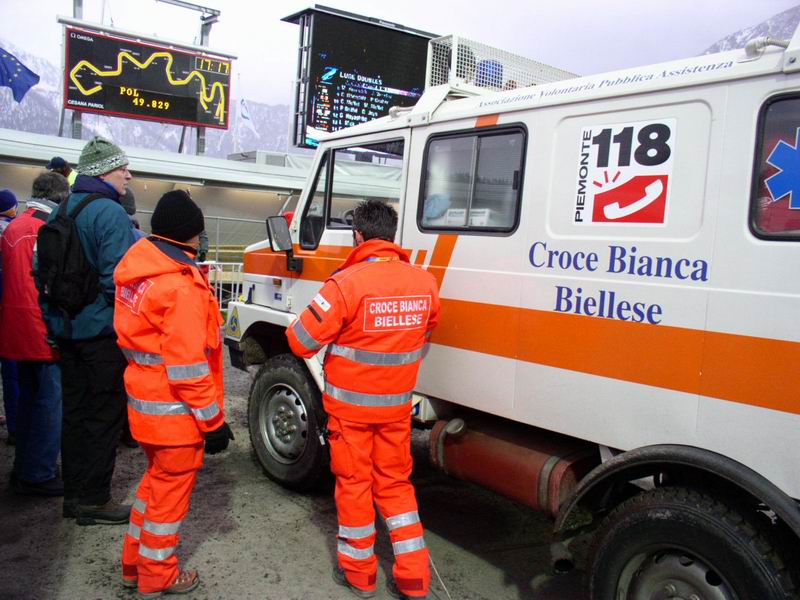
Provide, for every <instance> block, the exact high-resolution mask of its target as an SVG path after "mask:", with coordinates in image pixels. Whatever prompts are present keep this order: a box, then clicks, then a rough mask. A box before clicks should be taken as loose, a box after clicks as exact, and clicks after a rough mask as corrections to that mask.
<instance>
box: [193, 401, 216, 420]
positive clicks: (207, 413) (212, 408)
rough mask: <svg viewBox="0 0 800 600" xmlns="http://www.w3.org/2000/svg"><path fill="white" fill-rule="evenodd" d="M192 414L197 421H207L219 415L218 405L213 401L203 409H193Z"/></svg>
mask: <svg viewBox="0 0 800 600" xmlns="http://www.w3.org/2000/svg"><path fill="white" fill-rule="evenodd" d="M192 414H193V415H194V416H195V418H196V419H197V420H199V421H208V420H209V419H213V418H214V417H216V416H217V415H218V414H219V404H217V402H216V400H215V401H214V402H212V403H211V404H209V405H208V406H206V407H205V408H193V409H192Z"/></svg>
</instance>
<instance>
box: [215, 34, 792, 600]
mask: <svg viewBox="0 0 800 600" xmlns="http://www.w3.org/2000/svg"><path fill="white" fill-rule="evenodd" d="M437 43H443V44H445V47H446V51H445V53H444V54H446V55H447V58H448V62H447V63H446V66H447V65H449V64H450V63H451V62H452V64H456V63H457V62H458V61H461V60H462V58H463V57H464V56H465V57H467V59H468V61H469V62H470V64H468V65H466V68H462V69H461V70H460V71H459V73H460V75H461V77H460V78H459V79H458V80H457V81H455V84H458V85H453V83H454V82H453V81H452V80H451V81H450V82H449V84H444V85H441V86H432V87H429V88H428V89H427V90H426V93H425V94H424V96H423V97H422V99H421V100H420V102H419V103H418V104H417V105H416V106H415V107H414V108H412V109H408V110H397V111H394V112H393V113H392V114H391V115H390V116H388V117H384V118H381V119H379V120H376V121H374V122H371V123H367V124H363V125H359V126H356V127H353V128H350V129H347V130H344V131H341V132H337V133H335V134H331V135H329V136H326V137H325V138H324V139H323V140H322V142H321V144H320V146H319V150H318V152H317V154H316V159H315V164H314V167H313V170H312V173H311V175H310V177H309V180H308V184H307V188H306V189H305V191H304V192H303V194H302V196H301V198H300V200H299V202H298V206H297V209H296V212H295V215H294V218H293V220H292V223H291V225H290V226H289V227H288V228H287V226H286V224H285V222H284V225H283V227H281V226H280V225H281V223H280V222H279V221H280V218H277V220H276V218H275V217H273V218H271V220H270V222H269V226H268V228H269V229H270V231H271V233H270V238H269V240H268V241H265V242H262V243H258V244H255V245H253V246H250V247H248V248H247V251H246V254H245V259H244V271H245V281H244V288H243V293H242V298H241V301H239V302H233V303H231V305H230V307H229V314H228V322H227V325H226V343H227V344H228V346H229V347H230V351H231V357H232V360H233V362H234V364H235V365H237V366H239V367H242V368H247V367H251V366H253V367H258V374H257V377H256V379H255V382H254V385H253V388H252V393H251V397H250V404H249V417H250V432H251V436H252V441H253V445H254V447H255V450H256V453H257V455H258V458H259V460H260V461H261V463H262V464H263V466H264V468H265V470H266V472H267V474H268V475H269V476H270V477H272V478H273V479H275V480H276V481H279V482H281V483H282V484H284V485H286V486H288V487H293V488H304V487H308V486H310V485H312V484H313V483H314V482H315V481H316V480H317V479H318V478H319V477H320V476H321V474H322V473H323V471H324V470H325V468H326V463H325V461H326V460H327V459H326V448H325V446H324V445H323V443H322V442H321V440H320V431H321V430H322V428H323V424H324V413H323V411H322V408H321V403H320V387H321V385H322V370H321V361H322V358H323V357H324V349H323V351H321V352H320V354H319V355H318V356H317V357H315V358H314V359H311V360H308V361H306V362H305V363H304V362H302V361H299V360H297V359H295V358H293V357H292V356H291V353H290V352H289V349H288V347H287V344H286V340H285V336H284V330H285V328H286V327H287V325H289V324H290V323H291V322H292V321H293V320H294V318H295V317H296V315H297V314H298V313H299V312H300V311H302V310H303V309H304V308H305V306H306V305H307V304H308V303H309V302H310V301H311V299H312V298H313V297H314V295H315V294H316V291H317V290H318V289H319V287H320V286H321V284H322V282H323V281H324V280H325V279H326V278H327V277H328V276H329V275H330V274H331V273H332V272H333V271H334V270H335V269H336V268H337V266H338V265H340V264H341V262H342V260H343V259H344V257H345V256H346V255H347V254H348V252H349V251H350V250H351V247H352V232H351V229H350V226H349V223H350V216H351V214H352V213H351V211H352V208H353V207H354V206H355V204H356V203H357V202H359V201H361V200H364V199H366V198H382V199H384V200H385V201H387V202H390V203H392V204H393V205H394V206H395V207H396V208H397V211H398V213H399V214H400V226H399V230H398V233H397V242H398V243H399V244H401V245H402V246H403V247H404V248H406V249H407V250H408V251H409V253H410V255H411V260H412V262H413V263H415V264H417V265H419V266H420V267H421V268H423V269H427V270H429V271H430V272H431V273H433V274H434V275H435V277H436V279H437V280H438V282H439V285H440V290H441V298H442V313H441V323H440V325H439V327H438V329H437V330H436V331H435V332H434V334H433V337H432V339H431V343H430V344H429V347H428V348H427V351H426V357H425V360H424V363H423V366H422V369H421V372H420V377H419V382H418V389H417V391H416V394H415V402H416V406H415V409H414V412H415V417H416V418H417V419H418V420H419V421H422V422H427V423H429V424H431V423H432V424H433V427H432V429H431V446H430V447H431V456H432V459H433V461H434V462H435V463H436V464H438V465H439V466H441V467H442V468H443V469H445V470H446V471H447V472H449V473H451V474H453V475H454V476H457V477H462V478H465V479H468V480H471V481H474V482H477V483H481V484H483V485H486V486H488V487H490V488H492V489H495V490H497V491H499V492H501V493H504V494H506V495H508V496H510V497H512V498H515V499H517V500H519V501H521V502H525V503H527V504H529V505H531V506H534V507H538V508H541V509H544V510H547V511H549V512H550V513H552V514H553V516H554V517H555V518H556V520H555V527H556V531H557V533H558V539H559V540H560V544H558V545H557V546H555V548H554V550H555V559H556V564H557V565H560V566H563V565H566V564H568V562H569V560H570V553H569V543H570V542H571V541H572V540H573V539H575V538H576V536H584V535H592V536H593V543H592V550H591V553H590V557H589V563H588V565H587V572H588V585H589V589H590V595H591V598H593V599H594V600H611V599H612V598H613V599H628V598H631V599H636V600H639V599H645V598H647V599H656V598H693V599H714V600H718V599H726V600H733V599H738V600H754V599H761V600H775V599H778V598H795V597H797V596H796V586H797V582H798V581H800V578H799V577H798V575H800V572H799V571H800V558H798V557H800V543H798V539H799V538H800V509H798V502H797V499H799V498H800V472H799V471H798V466H799V465H800V381H798V379H796V377H797V376H798V374H800V60H798V59H800V33H795V35H794V38H793V39H792V40H791V41H787V42H781V41H778V40H770V39H759V40H755V41H753V42H751V43H750V44H748V47H747V49H746V50H745V49H743V50H737V51H733V52H728V53H724V54H715V55H706V56H700V57H696V58H691V59H686V60H681V61H677V62H672V63H668V64H659V65H654V66H647V67H641V68H635V69H630V70H625V71H619V72H614V73H610V74H604V75H596V76H590V77H583V78H577V77H573V78H567V79H563V78H561V77H562V76H564V75H565V74H563V73H561V74H557V75H558V76H556V77H551V79H555V81H550V82H545V83H539V84H538V85H529V84H530V81H527V82H526V81H524V79H523V78H522V75H520V74H517V75H514V76H513V77H512V76H511V74H512V69H511V67H509V66H508V63H506V62H504V57H503V56H500V57H499V58H498V57H497V56H489V57H488V58H486V57H482V55H481V52H482V51H483V48H484V47H482V46H478V45H472V46H470V43H469V41H463V40H460V41H457V39H456V38H452V39H451V38H443V39H440V40H434V41H433V42H432V44H437ZM457 44H460V45H467V46H469V47H470V48H471V52H465V53H463V56H462V53H460V52H458V51H457V49H456V45H457ZM431 54H432V55H433V59H430V58H429V61H435V58H436V53H435V52H433V53H431ZM439 54H442V53H441V52H440V53H439ZM509 60H510V59H509ZM486 61H491V62H490V63H487V62H486ZM498 65H499V67H498ZM434 67H435V65H433V64H432V63H429V73H432V72H434V71H435V68H434ZM448 68H449V67H448ZM481 69H482V71H481ZM504 69H505V70H504ZM453 71H455V69H454V70H453ZM480 72H483V73H484V74H485V73H487V72H491V73H492V75H493V77H495V78H496V79H497V81H491V82H489V83H486V82H481V81H479V80H478V78H477V76H476V75H475V74H476V73H480ZM450 78H451V79H453V78H454V77H453V75H452V73H451V75H450ZM434 79H435V78H434ZM523 86H524V87H523ZM453 89H456V90H458V91H459V92H460V97H459V94H455V95H454V94H453ZM472 92H480V93H475V94H473V93H472Z"/></svg>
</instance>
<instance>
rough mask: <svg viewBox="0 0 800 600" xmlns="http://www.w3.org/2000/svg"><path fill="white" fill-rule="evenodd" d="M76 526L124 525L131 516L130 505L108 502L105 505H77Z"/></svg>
mask: <svg viewBox="0 0 800 600" xmlns="http://www.w3.org/2000/svg"><path fill="white" fill-rule="evenodd" d="M77 512H78V514H77V519H76V522H77V523H78V525H124V524H125V523H127V522H128V520H129V519H130V516H131V505H130V504H119V503H118V502H114V501H113V500H109V501H108V502H106V503H105V504H99V505H98V504H78V511H77Z"/></svg>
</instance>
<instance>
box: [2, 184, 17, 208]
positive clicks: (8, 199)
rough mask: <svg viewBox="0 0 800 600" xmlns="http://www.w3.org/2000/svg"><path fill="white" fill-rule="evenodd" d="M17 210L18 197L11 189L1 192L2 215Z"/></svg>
mask: <svg viewBox="0 0 800 600" xmlns="http://www.w3.org/2000/svg"><path fill="white" fill-rule="evenodd" d="M12 208H17V197H16V196H15V195H14V192H12V191H11V190H9V189H4V190H0V214H2V213H4V212H6V211H9V210H11V209H12Z"/></svg>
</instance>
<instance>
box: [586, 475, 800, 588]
mask: <svg viewBox="0 0 800 600" xmlns="http://www.w3.org/2000/svg"><path fill="white" fill-rule="evenodd" d="M588 579H589V595H590V597H591V599H592V600H612V599H613V600H661V599H673V598H685V599H688V598H692V599H696V600H753V599H755V598H763V599H764V600H766V599H767V598H769V599H770V600H771V599H776V600H777V599H789V598H796V596H795V588H794V586H793V584H792V581H791V578H790V576H789V574H788V572H787V569H786V566H785V564H784V563H783V561H782V560H781V558H780V557H779V556H778V553H777V551H776V550H775V548H773V546H772V545H771V544H770V542H769V541H768V540H767V537H766V536H765V535H763V533H762V532H761V531H759V528H758V527H757V526H756V521H753V522H751V521H750V520H748V519H747V518H745V516H744V513H743V512H740V511H739V510H737V509H735V508H732V507H731V506H728V505H726V504H723V503H722V502H720V501H718V500H716V499H714V498H712V497H710V496H708V495H705V494H701V493H698V492H696V491H694V490H690V489H686V488H680V487H664V488H657V489H654V490H651V491H648V492H643V493H641V494H639V495H637V496H635V497H633V498H631V499H629V500H627V501H626V502H624V503H623V504H621V505H620V506H619V507H617V508H616V509H615V510H614V511H613V512H612V513H611V514H610V515H609V516H608V517H607V518H606V519H605V521H604V522H603V524H602V525H601V526H600V529H599V530H598V532H597V533H596V536H595V542H594V544H593V550H592V556H591V559H590V564H589V569H588Z"/></svg>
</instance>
